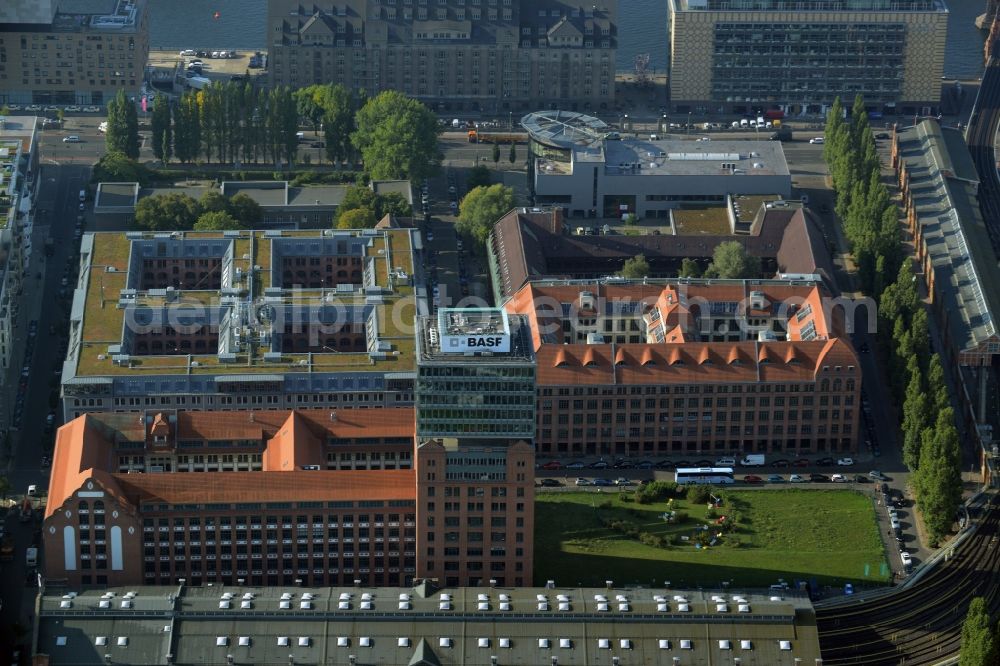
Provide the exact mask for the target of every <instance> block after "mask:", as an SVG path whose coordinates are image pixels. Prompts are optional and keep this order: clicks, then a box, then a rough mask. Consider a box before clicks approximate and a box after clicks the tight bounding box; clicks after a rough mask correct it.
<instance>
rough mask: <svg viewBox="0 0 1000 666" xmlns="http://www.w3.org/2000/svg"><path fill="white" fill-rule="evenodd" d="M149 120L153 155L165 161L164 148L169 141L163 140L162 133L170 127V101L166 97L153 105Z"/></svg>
mask: <svg viewBox="0 0 1000 666" xmlns="http://www.w3.org/2000/svg"><path fill="white" fill-rule="evenodd" d="M149 122H150V127H151V133H152V143H153V156H154V157H155V158H156V159H158V160H160V161H163V162H166V158H165V157H164V155H165V153H164V148H165V147H167V146H169V143H165V142H164V135H165V134H166V133H167V132H168V131H169V129H170V103H169V102H168V101H167V100H166V99H161V100H160V101H159V102H157V103H156V105H155V106H154V107H153V115H152V117H151V118H150V121H149Z"/></svg>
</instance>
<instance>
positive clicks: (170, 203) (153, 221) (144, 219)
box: [135, 192, 201, 231]
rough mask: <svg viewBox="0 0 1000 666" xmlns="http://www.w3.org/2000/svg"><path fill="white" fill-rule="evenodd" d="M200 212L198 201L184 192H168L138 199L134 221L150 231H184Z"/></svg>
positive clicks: (192, 224)
mask: <svg viewBox="0 0 1000 666" xmlns="http://www.w3.org/2000/svg"><path fill="white" fill-rule="evenodd" d="M200 213H201V210H200V208H199V207H198V202H197V201H195V200H194V199H192V198H191V197H189V196H188V195H186V194H181V193H179V192H170V193H168V194H156V195H153V196H151V197H144V198H142V199H139V203H137V204H136V206H135V223H136V224H137V225H138V226H140V227H142V228H143V229H148V230H150V231H186V230H188V229H190V228H191V227H192V226H194V223H195V221H196V220H197V219H198V215H199V214H200Z"/></svg>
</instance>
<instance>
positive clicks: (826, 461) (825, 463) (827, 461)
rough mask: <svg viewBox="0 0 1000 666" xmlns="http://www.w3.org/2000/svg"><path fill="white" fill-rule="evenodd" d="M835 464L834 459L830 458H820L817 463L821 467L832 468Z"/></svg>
mask: <svg viewBox="0 0 1000 666" xmlns="http://www.w3.org/2000/svg"><path fill="white" fill-rule="evenodd" d="M833 463H834V460H833V458H829V457H827V458H820V459H819V460H817V461H816V465H817V466H819V467H831V466H833Z"/></svg>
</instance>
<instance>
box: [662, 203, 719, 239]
mask: <svg viewBox="0 0 1000 666" xmlns="http://www.w3.org/2000/svg"><path fill="white" fill-rule="evenodd" d="M673 216H674V226H675V227H676V228H677V235H678V236H696V235H701V234H707V235H713V236H724V235H726V234H728V233H730V228H729V214H728V213H727V212H726V207H725V206H684V207H683V208H676V209H674V210H673Z"/></svg>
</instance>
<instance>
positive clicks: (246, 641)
mask: <svg viewBox="0 0 1000 666" xmlns="http://www.w3.org/2000/svg"><path fill="white" fill-rule="evenodd" d="M239 642H240V647H250V637H249V636H240V641H239Z"/></svg>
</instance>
